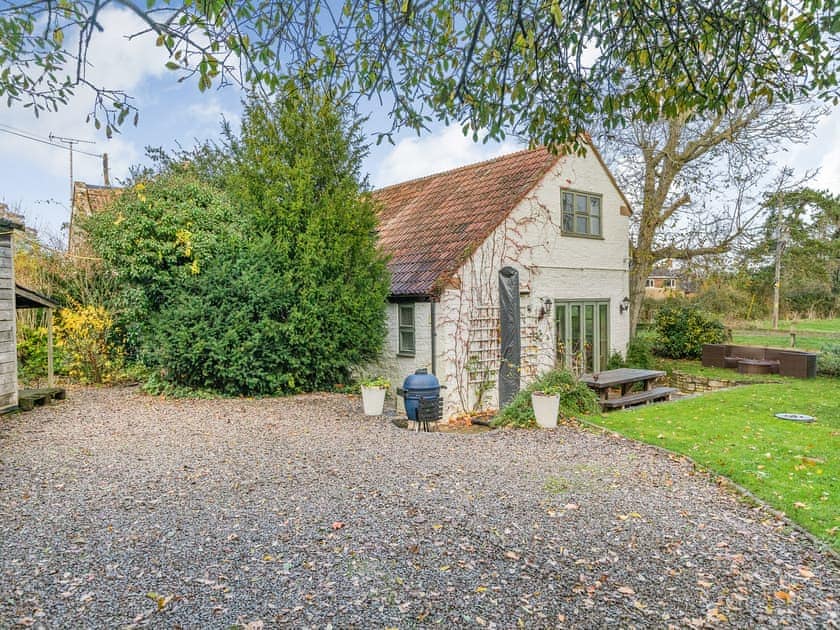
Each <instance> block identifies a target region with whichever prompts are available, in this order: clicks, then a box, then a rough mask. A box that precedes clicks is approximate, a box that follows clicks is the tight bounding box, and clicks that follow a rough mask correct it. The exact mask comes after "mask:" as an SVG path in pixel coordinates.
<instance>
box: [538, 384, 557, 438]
mask: <svg viewBox="0 0 840 630" xmlns="http://www.w3.org/2000/svg"><path fill="white" fill-rule="evenodd" d="M531 405H532V406H533V407H534V417H535V418H536V419H537V424H538V425H539V426H540V427H542V428H543V429H553V428H555V427H556V426H557V413H558V412H559V411H560V396H557V395H556V394H554V395H546V394H543V393H542V392H533V393H532V394H531Z"/></svg>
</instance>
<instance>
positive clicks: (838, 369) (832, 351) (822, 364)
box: [817, 343, 840, 376]
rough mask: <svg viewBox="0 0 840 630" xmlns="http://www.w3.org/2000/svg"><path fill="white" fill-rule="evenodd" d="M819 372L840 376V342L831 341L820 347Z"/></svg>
mask: <svg viewBox="0 0 840 630" xmlns="http://www.w3.org/2000/svg"><path fill="white" fill-rule="evenodd" d="M817 372H818V373H819V374H821V375H823V376H840V343H830V344H826V345H824V346H822V347H821V348H820V354H819V355H818V357H817Z"/></svg>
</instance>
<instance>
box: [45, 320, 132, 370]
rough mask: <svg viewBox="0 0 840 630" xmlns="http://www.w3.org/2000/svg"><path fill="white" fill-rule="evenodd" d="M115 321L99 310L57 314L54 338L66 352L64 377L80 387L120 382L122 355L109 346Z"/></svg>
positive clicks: (115, 346)
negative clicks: (81, 385) (65, 373)
mask: <svg viewBox="0 0 840 630" xmlns="http://www.w3.org/2000/svg"><path fill="white" fill-rule="evenodd" d="M113 325H114V320H113V318H112V316H111V313H110V312H109V311H108V310H107V309H105V308H103V307H101V306H79V305H75V306H73V307H72V308H63V309H61V310H59V311H58V317H57V322H56V328H55V332H56V338H57V341H58V343H59V344H61V346H62V347H63V348H64V350H65V352H66V364H67V374H68V376H70V377H71V378H73V379H75V380H77V381H79V382H80V383H95V384H99V383H113V382H116V381H118V380H120V376H121V374H122V369H123V353H122V348H121V347H120V346H119V345H115V344H114V343H112V341H111V339H112V335H111V331H112V328H113Z"/></svg>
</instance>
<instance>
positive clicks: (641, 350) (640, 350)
mask: <svg viewBox="0 0 840 630" xmlns="http://www.w3.org/2000/svg"><path fill="white" fill-rule="evenodd" d="M653 363H654V358H653V341H652V339H651V336H650V335H647V334H637V335H636V336H635V337H633V339H631V340H630V343H629V344H627V358H626V359H625V360H624V365H625V366H626V367H631V368H638V369H640V370H650V369H652V368H653V367H654V365H653Z"/></svg>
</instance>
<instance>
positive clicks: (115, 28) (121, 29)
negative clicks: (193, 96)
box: [85, 9, 169, 91]
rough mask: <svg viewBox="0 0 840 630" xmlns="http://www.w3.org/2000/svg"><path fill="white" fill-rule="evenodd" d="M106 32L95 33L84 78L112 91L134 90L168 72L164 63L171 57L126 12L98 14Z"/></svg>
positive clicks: (122, 10) (130, 14)
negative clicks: (144, 82) (150, 79)
mask: <svg viewBox="0 0 840 630" xmlns="http://www.w3.org/2000/svg"><path fill="white" fill-rule="evenodd" d="M99 22H100V24H101V25H102V28H103V30H102V31H101V32H96V33H94V35H93V37H92V39H91V44H90V54H89V55H88V65H87V67H86V71H85V78H86V79H87V80H88V81H90V82H91V83H93V84H94V85H98V86H104V87H107V88H108V89H113V90H125V91H131V90H133V89H134V88H136V87H137V86H138V85H139V84H140V83H141V82H142V81H144V80H145V79H147V78H149V77H159V76H162V75H164V74H165V73H167V72H169V71H168V70H167V69H166V68H165V67H164V64H165V63H166V61H167V59H168V58H169V55H168V53H167V52H166V49H165V48H158V47H156V46H155V45H154V41H155V38H156V36H155V35H154V34H153V33H151V32H147V33H143V34H141V35H137V36H136V37H134V38H132V39H129V38H128V36H129V35H133V34H135V33H140V32H142V31H143V30H145V29H146V28H147V26H146V24H145V23H144V22H143V21H142V20H141V19H140V18H139V17H137V16H136V15H135V14H134V13H132V12H131V11H128V10H126V9H104V10H103V11H102V12H101V13H100V15H99Z"/></svg>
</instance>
